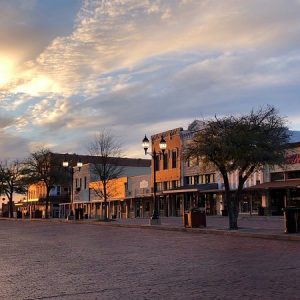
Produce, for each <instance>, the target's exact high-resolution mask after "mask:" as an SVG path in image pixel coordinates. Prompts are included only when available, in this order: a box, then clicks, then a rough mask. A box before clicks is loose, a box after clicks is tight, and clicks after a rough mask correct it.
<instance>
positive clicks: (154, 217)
mask: <svg viewBox="0 0 300 300" xmlns="http://www.w3.org/2000/svg"><path fill="white" fill-rule="evenodd" d="M149 146H150V142H149V139H148V138H147V136H146V135H145V137H144V139H143V148H144V150H145V155H147V154H148V155H150V156H151V157H152V161H153V204H154V206H153V213H152V216H151V218H150V225H160V224H161V222H160V218H159V202H158V201H157V197H156V192H157V183H156V171H157V166H156V163H157V161H156V160H157V155H158V154H159V153H157V152H156V150H155V148H154V147H153V152H152V153H149V152H148V149H149ZM159 148H160V150H161V152H162V154H164V153H165V150H166V148H167V143H166V141H165V140H164V138H163V136H161V139H160V142H159Z"/></svg>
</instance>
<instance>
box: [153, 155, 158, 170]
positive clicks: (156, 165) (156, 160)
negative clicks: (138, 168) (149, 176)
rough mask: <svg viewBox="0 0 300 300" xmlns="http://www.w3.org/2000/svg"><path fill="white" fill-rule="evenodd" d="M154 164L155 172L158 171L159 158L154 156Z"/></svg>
mask: <svg viewBox="0 0 300 300" xmlns="http://www.w3.org/2000/svg"><path fill="white" fill-rule="evenodd" d="M154 163H155V170H156V171H159V156H158V155H157V156H155V158H154Z"/></svg>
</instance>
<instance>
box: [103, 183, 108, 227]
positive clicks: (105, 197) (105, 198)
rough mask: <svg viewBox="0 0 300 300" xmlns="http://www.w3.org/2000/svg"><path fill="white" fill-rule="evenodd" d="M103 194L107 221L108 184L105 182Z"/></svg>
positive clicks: (105, 219)
mask: <svg viewBox="0 0 300 300" xmlns="http://www.w3.org/2000/svg"><path fill="white" fill-rule="evenodd" d="M103 195H104V221H107V220H108V218H107V194H106V184H104V183H103Z"/></svg>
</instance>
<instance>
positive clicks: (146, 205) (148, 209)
mask: <svg viewBox="0 0 300 300" xmlns="http://www.w3.org/2000/svg"><path fill="white" fill-rule="evenodd" d="M145 211H150V203H149V202H146V204H145Z"/></svg>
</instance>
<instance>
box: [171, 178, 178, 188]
mask: <svg viewBox="0 0 300 300" xmlns="http://www.w3.org/2000/svg"><path fill="white" fill-rule="evenodd" d="M177 187H178V181H177V180H173V181H172V189H176V188H177Z"/></svg>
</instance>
